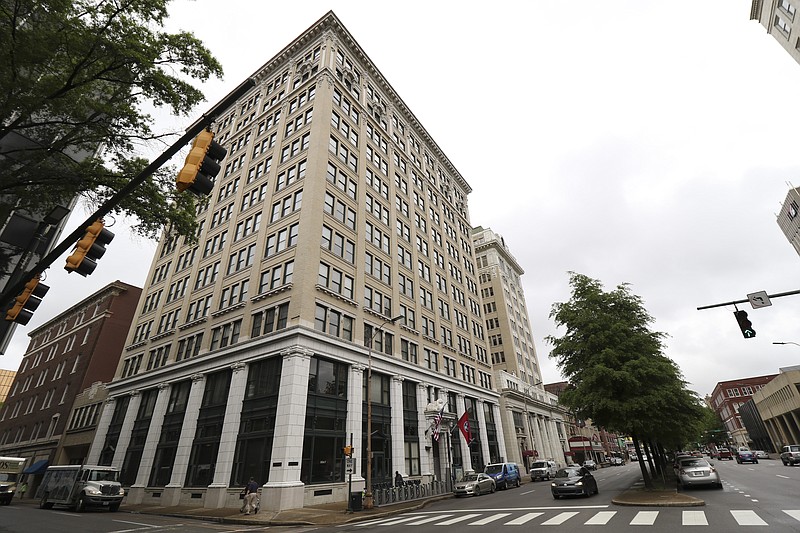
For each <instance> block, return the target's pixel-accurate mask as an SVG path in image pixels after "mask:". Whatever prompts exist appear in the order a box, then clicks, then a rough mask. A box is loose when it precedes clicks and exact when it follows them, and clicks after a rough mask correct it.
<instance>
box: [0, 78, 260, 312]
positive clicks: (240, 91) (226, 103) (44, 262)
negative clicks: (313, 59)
mask: <svg viewBox="0 0 800 533" xmlns="http://www.w3.org/2000/svg"><path fill="white" fill-rule="evenodd" d="M255 86H256V80H255V78H248V79H246V80H245V81H244V82H243V83H242V84H241V85H239V86H238V87H237V88H236V89H234V90H233V91H232V92H231V93H230V94H228V96H226V97H225V98H224V99H223V100H222V101H221V102H220V103H219V104H217V105H216V106H214V107H213V108H212V109H211V110H210V111H209V112H207V113H206V114H204V115H203V117H202V118H201V119H200V120H198V121H197V122H195V123H194V124H192V125H191V126H190V127H189V129H188V130H186V133H184V134H183V136H181V138H180V139H178V140H177V141H176V142H175V143H174V144H173V145H172V146H170V147H169V148H167V149H166V150H165V151H164V152H163V153H162V154H161V155H159V156H158V157H157V158H155V159H154V160H153V161H152V162H151V163H150V164H149V165H148V166H147V168H145V169H144V170H142V171H141V172H140V173H139V174H137V175H136V176H135V177H134V178H133V179H132V180H131V181H130V182H128V184H127V185H125V187H123V188H122V189H120V190H119V191H117V193H116V194H114V196H112V197H111V198H109V199H108V201H106V202H105V203H104V204H103V205H101V206H100V207H99V208H98V209H97V211H95V212H94V213H92V214H91V215H89V218H87V219H86V220H85V221H84V222H82V223H81V224H79V225H78V227H77V228H75V230H74V231H73V232H72V233H70V234H69V235H68V236H67V237H66V238H65V239H64V240H63V241H61V243H59V244H58V246H56V247H55V248H53V249H52V250H51V251H50V253H49V254H47V255H46V256H44V257H43V258H41V259H40V260H39V262H38V263H36V265H34V266H33V267H32V268H31V269H30V270H28V271H27V272H26V273H25V274H24V275H22V276H20V279H19V281H17V282H16V283H14V284H11V285H10V286H8V287H6V290H5V291H3V294H2V295H0V308H3V309H4V308H5V307H6V306H7V305H8V304H10V303H11V300H13V299H14V298H15V297H16V296H17V294H19V293H21V292H22V290H23V289H24V288H25V283H27V281H28V280H30V279H32V278H33V277H34V276H36V275H38V274H41V273H42V272H44V271H45V270H46V269H47V268H49V267H50V265H52V264H53V263H54V262H55V260H56V259H58V258H59V257H60V256H61V255H62V254H63V253H64V252H66V251H67V250H69V249H70V248H72V247H73V246H75V243H76V242H78V240H79V239H80V238H81V237H83V235H84V234H85V233H86V228H87V227H89V226H90V225H91V224H92V223H94V221H95V220H97V219H98V218H103V217H104V216H105V215H107V214H108V213H110V212H111V211H112V210H113V209H114V208H115V207H116V206H117V205H118V204H119V203H120V202H121V201H122V199H123V198H125V197H126V196H128V195H129V194H131V193H132V192H133V190H134V189H136V187H138V186H139V185H141V184H142V183H144V180H146V179H147V178H149V177H150V176H151V175H152V174H153V173H154V172H155V171H156V170H158V169H159V168H161V166H162V165H164V163H166V162H167V161H169V160H170V159H171V158H172V156H174V155H175V154H177V153H178V152H179V151H180V150H181V148H183V147H184V146H185V145H186V144H187V143H189V141H191V140H192V139H194V138H195V137H196V136H197V135H198V134H199V133H200V132H201V131H203V130H204V129H206V128H207V127H208V126H209V125H210V124H211V123H212V122H214V120H215V119H216V118H217V116H219V115H220V114H221V113H224V112H226V111H227V110H228V109H230V107H231V106H232V105H233V104H235V103H236V101H237V100H238V99H239V98H241V97H242V96H244V95H245V94H246V93H247V91H249V90H250V89H252V88H253V87H255Z"/></svg>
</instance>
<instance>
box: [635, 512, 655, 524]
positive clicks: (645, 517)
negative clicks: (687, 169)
mask: <svg viewBox="0 0 800 533" xmlns="http://www.w3.org/2000/svg"><path fill="white" fill-rule="evenodd" d="M657 517H658V511H639V512H638V513H636V516H634V517H633V520H631V524H630V525H632V526H652V525H653V523H655V521H656V518H657Z"/></svg>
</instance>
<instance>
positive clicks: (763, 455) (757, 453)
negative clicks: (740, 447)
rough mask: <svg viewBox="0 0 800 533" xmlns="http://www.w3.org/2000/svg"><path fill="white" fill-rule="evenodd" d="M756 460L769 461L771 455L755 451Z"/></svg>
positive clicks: (762, 451)
mask: <svg viewBox="0 0 800 533" xmlns="http://www.w3.org/2000/svg"><path fill="white" fill-rule="evenodd" d="M753 454H754V455H755V456H756V459H769V454H768V453H767V452H765V451H764V450H753Z"/></svg>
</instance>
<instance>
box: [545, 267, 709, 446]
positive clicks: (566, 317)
mask: <svg viewBox="0 0 800 533" xmlns="http://www.w3.org/2000/svg"><path fill="white" fill-rule="evenodd" d="M569 284H570V287H571V290H572V297H571V299H570V301H568V302H561V303H555V304H553V307H552V309H551V312H550V317H551V318H552V319H554V321H555V323H556V325H557V326H559V327H563V328H565V329H566V332H565V333H564V335H563V336H561V337H556V336H552V335H551V336H548V337H547V339H546V340H547V341H548V342H549V343H551V344H552V345H553V349H552V351H551V353H550V357H552V358H554V359H555V360H556V361H557V364H558V366H559V368H560V369H561V372H562V374H563V375H564V376H565V378H566V379H567V380H568V382H569V384H570V387H569V388H568V389H567V390H566V391H565V392H564V393H563V394H562V396H561V401H562V403H564V404H565V405H566V406H567V407H569V408H570V409H572V410H573V411H574V412H575V413H576V415H577V416H578V417H579V418H591V419H592V421H593V423H594V424H595V425H598V426H602V427H605V428H606V429H609V430H612V431H616V432H618V433H623V434H628V435H633V436H638V437H639V438H645V439H648V440H653V441H656V442H658V443H659V444H662V445H664V446H667V447H671V448H672V449H676V448H679V447H680V445H681V444H683V443H684V442H686V441H687V440H688V439H689V438H690V436H692V435H696V434H697V431H698V428H699V427H700V426H701V425H702V424H701V420H702V418H703V413H702V405H701V402H700V399H699V398H698V397H697V395H696V394H695V393H694V392H692V391H689V390H687V389H686V383H685V381H684V380H683V378H682V376H681V373H680V369H679V368H678V367H677V365H676V364H675V363H674V362H673V361H672V360H671V359H669V358H668V357H666V356H665V355H663V353H662V351H663V349H664V339H665V337H666V335H665V334H664V333H660V332H654V331H652V330H651V329H650V326H651V324H652V323H653V318H652V316H651V315H650V314H649V313H648V312H647V310H646V309H645V308H644V305H643V302H642V299H641V298H640V297H639V296H636V295H634V294H632V293H631V290H630V287H629V286H628V285H627V284H623V285H620V286H618V287H616V288H615V289H614V290H612V291H608V292H606V291H604V290H603V286H602V284H601V283H600V282H599V281H597V280H594V279H591V278H589V277H587V276H585V275H582V274H577V273H574V272H570V281H569Z"/></svg>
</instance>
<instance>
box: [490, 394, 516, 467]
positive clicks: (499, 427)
mask: <svg viewBox="0 0 800 533" xmlns="http://www.w3.org/2000/svg"><path fill="white" fill-rule="evenodd" d="M491 405H492V414H493V415H494V416H493V418H494V428H495V431H496V432H497V447H498V449H499V453H500V457H504V458H505V460H506V461H508V454H507V449H506V440H505V439H504V438H503V427H504V424H503V420H502V419H501V418H500V406H499V405H498V404H496V403H493V404H491ZM511 427H512V428H513V427H514V423H513V420H512V423H511ZM514 433H516V431H514Z"/></svg>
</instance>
